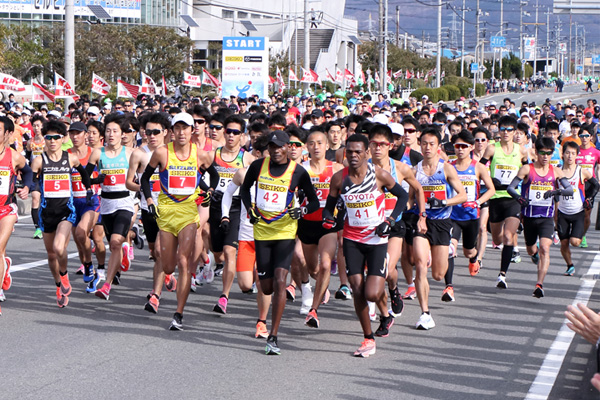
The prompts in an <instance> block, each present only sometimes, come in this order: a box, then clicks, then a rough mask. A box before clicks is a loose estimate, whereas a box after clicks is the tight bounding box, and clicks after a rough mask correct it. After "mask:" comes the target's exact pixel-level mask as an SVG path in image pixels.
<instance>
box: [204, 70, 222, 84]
mask: <svg viewBox="0 0 600 400" xmlns="http://www.w3.org/2000/svg"><path fill="white" fill-rule="evenodd" d="M202 84H203V85H210V86H214V87H216V88H220V87H221V82H220V81H219V80H218V79H217V78H215V77H214V76H212V75H211V74H210V72H208V71H207V70H205V69H204V68H202Z"/></svg>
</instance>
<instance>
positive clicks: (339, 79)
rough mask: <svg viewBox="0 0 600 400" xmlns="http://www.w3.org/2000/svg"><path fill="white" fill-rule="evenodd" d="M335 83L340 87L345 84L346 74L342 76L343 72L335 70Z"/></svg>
mask: <svg viewBox="0 0 600 400" xmlns="http://www.w3.org/2000/svg"><path fill="white" fill-rule="evenodd" d="M335 82H336V83H339V84H340V85H341V84H342V83H344V74H342V71H340V69H339V68H336V69H335Z"/></svg>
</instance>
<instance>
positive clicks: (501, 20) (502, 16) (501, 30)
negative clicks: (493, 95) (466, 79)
mask: <svg viewBox="0 0 600 400" xmlns="http://www.w3.org/2000/svg"><path fill="white" fill-rule="evenodd" d="M503 33H504V0H500V36H504V35H503ZM502 55H503V53H502V47H500V80H502ZM492 78H494V76H493V75H492Z"/></svg>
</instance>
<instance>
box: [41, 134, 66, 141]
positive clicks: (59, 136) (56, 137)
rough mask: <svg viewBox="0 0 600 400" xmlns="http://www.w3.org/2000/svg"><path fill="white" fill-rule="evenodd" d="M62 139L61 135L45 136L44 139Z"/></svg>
mask: <svg viewBox="0 0 600 400" xmlns="http://www.w3.org/2000/svg"><path fill="white" fill-rule="evenodd" d="M62 138H63V136H62V135H46V136H44V139H46V140H61V139H62Z"/></svg>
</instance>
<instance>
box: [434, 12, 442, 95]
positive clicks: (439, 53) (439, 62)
mask: <svg viewBox="0 0 600 400" xmlns="http://www.w3.org/2000/svg"><path fill="white" fill-rule="evenodd" d="M437 12H438V14H437V57H436V58H435V87H440V81H441V76H442V71H441V69H442V0H438V10H437Z"/></svg>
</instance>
